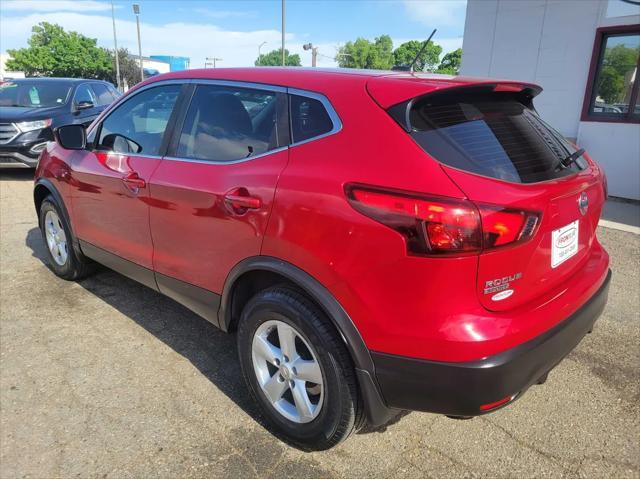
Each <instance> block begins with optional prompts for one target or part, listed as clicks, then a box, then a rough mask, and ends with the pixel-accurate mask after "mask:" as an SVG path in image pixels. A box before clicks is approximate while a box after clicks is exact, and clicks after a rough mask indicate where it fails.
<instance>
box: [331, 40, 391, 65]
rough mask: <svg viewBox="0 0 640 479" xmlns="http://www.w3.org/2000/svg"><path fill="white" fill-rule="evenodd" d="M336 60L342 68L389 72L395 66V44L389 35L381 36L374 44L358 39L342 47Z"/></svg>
mask: <svg viewBox="0 0 640 479" xmlns="http://www.w3.org/2000/svg"><path fill="white" fill-rule="evenodd" d="M336 60H337V62H338V65H339V66H340V67H342V68H369V69H375V70H388V69H390V68H391V67H392V66H393V42H392V40H391V37H390V36H389V35H380V36H379V37H377V38H376V39H375V40H374V41H373V42H371V41H369V40H367V39H366V38H358V39H356V41H355V42H347V43H346V44H345V45H344V46H342V47H340V49H339V50H338V54H337V56H336Z"/></svg>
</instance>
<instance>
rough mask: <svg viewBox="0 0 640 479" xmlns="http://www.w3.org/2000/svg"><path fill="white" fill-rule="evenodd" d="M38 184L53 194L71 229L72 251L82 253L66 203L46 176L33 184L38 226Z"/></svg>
mask: <svg viewBox="0 0 640 479" xmlns="http://www.w3.org/2000/svg"><path fill="white" fill-rule="evenodd" d="M38 186H42V187H44V188H46V189H47V190H48V191H49V194H50V195H51V196H53V199H54V200H55V202H56V205H57V206H58V207H59V208H60V210H61V213H62V215H63V216H64V220H65V221H66V222H67V227H68V228H69V230H70V231H71V240H72V241H71V244H72V246H73V249H74V251H75V252H76V254H77V255H81V254H82V250H81V249H80V243H79V242H78V238H77V237H76V235H75V233H74V231H73V225H72V224H71V217H70V216H69V212H68V211H67V205H65V203H64V200H63V199H62V195H61V194H60V192H59V191H58V188H56V187H55V185H54V184H53V183H52V182H51V181H50V180H48V179H47V178H39V179H38V180H36V182H35V184H34V185H33V204H34V207H35V209H36V215H37V216H38V226H41V225H40V210H39V209H38V200H37V198H36V189H37V188H38Z"/></svg>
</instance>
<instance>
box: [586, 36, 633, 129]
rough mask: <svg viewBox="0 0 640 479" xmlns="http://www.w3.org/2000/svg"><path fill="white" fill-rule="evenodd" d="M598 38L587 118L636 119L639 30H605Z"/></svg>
mask: <svg viewBox="0 0 640 479" xmlns="http://www.w3.org/2000/svg"><path fill="white" fill-rule="evenodd" d="M599 35H600V36H599V37H598V40H599V41H600V44H599V48H596V51H597V53H596V54H597V55H598V57H597V63H596V66H595V72H594V73H593V75H592V76H593V78H592V79H591V80H590V84H589V86H590V94H589V95H588V97H589V103H588V106H587V112H586V114H587V116H588V117H589V118H587V119H592V120H599V119H603V120H606V119H610V120H615V121H633V120H638V119H640V103H639V102H638V87H639V85H640V79H639V78H638V66H639V58H640V30H638V32H628V33H617V31H612V32H611V33H608V32H607V31H606V30H605V31H604V32H601V33H599Z"/></svg>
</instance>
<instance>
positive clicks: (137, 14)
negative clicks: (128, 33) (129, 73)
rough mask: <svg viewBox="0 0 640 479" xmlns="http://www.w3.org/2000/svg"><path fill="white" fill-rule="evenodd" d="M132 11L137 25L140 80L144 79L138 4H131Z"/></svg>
mask: <svg viewBox="0 0 640 479" xmlns="http://www.w3.org/2000/svg"><path fill="white" fill-rule="evenodd" d="M133 13H134V14H135V16H136V26H137V27H138V59H139V60H140V81H143V80H144V69H143V68H142V43H141V42H140V5H138V4H137V3H134V4H133Z"/></svg>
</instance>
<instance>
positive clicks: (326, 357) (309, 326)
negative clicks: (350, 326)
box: [237, 286, 364, 450]
mask: <svg viewBox="0 0 640 479" xmlns="http://www.w3.org/2000/svg"><path fill="white" fill-rule="evenodd" d="M274 319H275V320H278V321H283V322H285V323H287V324H288V325H290V326H293V328H294V329H296V332H297V333H301V334H302V336H303V337H304V340H305V341H306V342H307V343H308V344H309V345H310V346H311V347H312V348H313V349H314V351H315V353H316V356H317V361H318V363H319V365H320V368H321V370H322V375H323V381H324V382H325V384H324V385H323V387H324V388H325V389H324V399H323V404H322V407H321V408H320V411H319V413H318V415H317V417H315V419H313V420H312V421H311V422H307V423H304V424H300V423H296V422H294V421H291V420H289V419H288V418H286V417H285V416H283V415H282V414H281V413H279V412H278V411H277V410H276V409H275V408H274V407H273V405H272V404H271V401H269V399H267V397H266V395H265V393H264V392H263V390H262V388H261V386H260V384H259V383H258V379H257V377H256V373H255V370H254V367H253V362H252V349H251V348H252V342H253V337H254V333H255V332H256V330H257V329H258V328H259V327H260V325H261V324H262V323H264V322H265V321H269V320H274ZM237 340H238V354H239V356H240V365H241V367H242V372H243V375H244V378H245V381H246V382H247V385H248V387H249V390H250V391H251V393H252V395H253V397H254V398H255V400H256V401H257V403H258V404H259V405H260V408H261V409H262V411H263V412H264V415H265V416H266V418H267V419H268V421H269V423H270V424H271V425H272V426H273V427H274V432H275V433H276V434H277V435H279V436H281V437H282V438H283V439H284V440H286V441H287V442H289V443H291V444H292V445H294V446H296V447H299V448H301V449H304V450H325V449H329V448H331V447H333V446H335V445H337V444H338V443H340V442H342V441H344V440H345V439H346V438H347V437H349V436H350V435H351V434H352V433H353V432H354V431H357V430H358V429H360V428H361V427H362V426H363V425H364V413H363V407H362V402H361V399H360V396H359V393H358V386H357V379H356V376H355V372H354V367H353V364H352V361H351V357H350V356H349V353H348V351H347V349H346V347H345V345H344V344H343V342H342V341H341V339H340V337H339V335H338V333H337V331H336V330H335V328H334V326H333V325H332V324H331V322H330V321H329V320H328V318H327V317H326V316H325V314H324V313H323V312H322V311H321V310H320V309H319V308H318V307H317V306H316V305H315V304H314V303H313V302H312V301H310V300H309V299H308V298H307V297H306V296H305V295H303V294H301V293H299V292H297V291H295V290H293V289H290V288H287V287H283V286H276V287H272V288H269V289H266V290H264V291H261V292H259V293H257V294H256V295H255V296H254V297H253V298H251V300H250V301H249V302H248V303H247V305H246V306H245V308H244V310H243V311H242V316H241V318H240V323H239V325H238V337H237ZM276 374H277V373H276Z"/></svg>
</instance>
